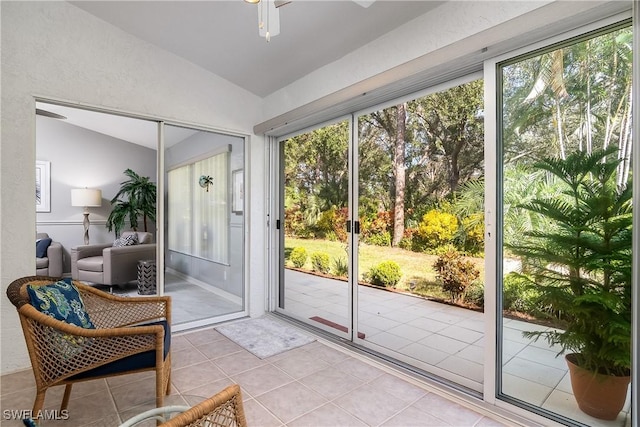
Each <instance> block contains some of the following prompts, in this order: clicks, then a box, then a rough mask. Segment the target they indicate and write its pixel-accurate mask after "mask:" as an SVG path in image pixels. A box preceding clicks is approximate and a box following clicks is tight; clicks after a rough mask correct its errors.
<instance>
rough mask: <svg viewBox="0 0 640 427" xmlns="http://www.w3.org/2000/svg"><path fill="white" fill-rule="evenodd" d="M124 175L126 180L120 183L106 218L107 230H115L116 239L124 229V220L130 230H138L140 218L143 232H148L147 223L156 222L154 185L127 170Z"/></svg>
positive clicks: (147, 179)
mask: <svg viewBox="0 0 640 427" xmlns="http://www.w3.org/2000/svg"><path fill="white" fill-rule="evenodd" d="M124 174H125V175H126V176H127V177H129V179H128V180H126V181H123V182H121V183H120V190H119V191H118V193H117V194H116V195H115V196H114V197H113V199H111V205H112V206H113V208H112V210H111V213H110V214H109V218H107V224H106V226H107V229H108V230H109V231H112V230H115V234H116V237H118V236H119V235H120V231H122V229H123V228H124V227H125V223H126V220H127V219H128V220H129V225H130V227H131V229H132V230H134V231H137V230H138V218H140V217H141V216H142V222H143V226H144V231H148V230H147V227H148V221H149V220H150V221H153V222H155V220H156V184H155V183H153V182H151V181H150V180H149V177H142V176H140V175H138V174H137V173H135V172H134V171H132V170H131V169H127V170H125V171H124Z"/></svg>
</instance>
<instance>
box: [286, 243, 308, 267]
mask: <svg viewBox="0 0 640 427" xmlns="http://www.w3.org/2000/svg"><path fill="white" fill-rule="evenodd" d="M307 258H308V255H307V250H306V249H305V248H303V247H302V246H298V247H296V248H293V250H292V251H291V255H289V261H291V263H292V264H293V266H294V267H296V268H302V267H303V266H304V264H305V263H306V262H307Z"/></svg>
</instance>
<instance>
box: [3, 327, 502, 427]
mask: <svg viewBox="0 0 640 427" xmlns="http://www.w3.org/2000/svg"><path fill="white" fill-rule="evenodd" d="M172 346H173V350H172V357H173V372H172V378H171V379H172V387H171V394H170V395H169V396H167V397H166V404H167V405H194V404H197V403H198V402H199V401H201V400H203V399H204V398H206V397H209V396H211V395H213V394H214V393H216V392H217V391H219V390H221V389H222V388H224V387H225V386H227V385H228V384H231V383H238V384H240V385H241V388H242V392H243V396H244V405H245V411H246V413H247V418H248V423H249V425H250V426H264V427H270V426H273V427H277V426H331V427H337V426H366V425H370V426H500V425H513V423H512V422H509V421H505V420H502V422H500V421H498V420H496V419H494V418H489V417H488V416H486V414H483V413H481V412H478V410H473V409H470V408H469V407H468V406H462V405H461V404H459V403H456V402H454V401H452V400H449V399H446V398H444V397H442V395H441V394H439V393H437V392H436V390H435V389H430V388H429V386H427V385H426V384H425V385H421V384H419V383H417V382H416V381H412V380H409V379H407V378H404V377H402V376H398V375H395V374H394V373H393V372H392V371H390V370H389V369H388V368H385V367H384V366H383V365H378V364H376V363H374V362H372V361H370V360H367V359H363V358H362V357H361V356H359V355H356V354H355V353H352V352H350V351H347V350H344V349H342V348H339V347H336V346H335V345H333V344H331V343H328V342H325V341H315V342H313V343H311V344H308V345H306V346H303V347H300V348H297V349H293V350H289V351H287V352H285V353H281V354H279V355H276V356H273V357H271V358H267V359H259V358H257V357H255V356H254V355H253V354H251V353H249V352H248V351H246V350H244V349H243V348H241V347H240V346H238V345H237V344H235V343H233V342H232V341H230V340H228V339H227V338H226V337H224V336H223V335H221V334H219V333H218V332H217V331H215V330H214V329H205V330H199V331H195V332H190V333H182V334H178V335H174V338H173V344H172ZM0 382H1V396H0V406H1V408H2V410H3V411H4V410H12V409H13V410H19V409H30V408H31V405H32V404H33V399H34V395H35V391H34V381H33V375H32V373H31V371H30V370H28V371H22V372H19V373H15V374H10V375H5V376H2V377H1V378H0ZM62 391H63V390H62V387H56V388H54V389H52V390H50V391H49V392H48V393H47V397H46V401H45V407H46V408H47V409H57V407H58V405H59V404H60V401H61V399H62ZM153 402H154V379H153V374H149V373H143V374H133V375H125V376H120V377H116V378H110V379H107V380H93V381H88V382H85V383H82V384H77V385H76V386H74V388H73V391H72V393H71V400H70V404H69V415H70V419H69V420H67V421H45V422H43V426H45V427H46V426H65V427H70V426H72V427H80V426H82V427H85V426H86V427H98V426H101V427H102V426H104V427H113V426H117V425H118V424H119V423H120V422H122V421H123V420H126V419H128V418H130V417H132V416H134V415H136V414H138V413H141V412H143V411H145V410H147V409H150V408H152V407H153V406H154V405H153ZM1 424H2V426H7V427H9V426H21V425H22V423H21V422H19V421H16V420H3V421H2V423H1ZM152 425H155V423H153V422H152V423H148V424H146V426H152Z"/></svg>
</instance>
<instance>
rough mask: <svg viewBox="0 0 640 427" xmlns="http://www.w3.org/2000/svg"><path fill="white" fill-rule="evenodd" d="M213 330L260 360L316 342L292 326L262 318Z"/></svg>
mask: <svg viewBox="0 0 640 427" xmlns="http://www.w3.org/2000/svg"><path fill="white" fill-rule="evenodd" d="M215 329H216V330H217V331H218V332H220V333H221V334H222V335H224V336H225V337H227V338H229V339H230V340H231V341H233V342H235V343H236V344H238V345H239V346H241V347H243V348H245V349H246V350H248V351H250V352H251V353H253V354H255V355H256V356H258V357H259V358H261V359H265V358H267V357H271V356H275V355H276V354H279V353H282V352H283V351H287V350H291V349H293V348H296V347H300V346H303V345H305V344H309V343H311V342H313V341H315V340H316V339H315V338H313V337H312V336H310V335H307V334H305V333H304V332H302V331H300V330H298V329H296V328H294V327H293V326H289V325H287V324H285V323H283V322H279V321H277V320H274V319H270V318H268V317H264V316H263V317H258V318H255V319H248V320H242V321H240V322H235V323H230V324H228V325H222V326H218V327H217V328H215Z"/></svg>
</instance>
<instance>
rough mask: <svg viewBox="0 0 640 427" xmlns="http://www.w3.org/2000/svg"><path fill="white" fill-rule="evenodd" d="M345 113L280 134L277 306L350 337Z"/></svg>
mask: <svg viewBox="0 0 640 427" xmlns="http://www.w3.org/2000/svg"><path fill="white" fill-rule="evenodd" d="M349 141H350V126H349V122H348V121H340V122H337V123H332V124H328V125H325V126H322V127H320V128H317V129H313V130H310V131H306V132H304V133H301V134H298V135H295V136H292V137H287V138H285V139H283V140H282V141H281V142H280V159H281V164H282V165H283V168H282V172H281V178H280V179H281V180H280V182H281V184H280V200H281V204H280V212H281V214H280V220H279V226H280V238H281V242H282V244H281V248H282V253H281V256H280V287H279V300H278V309H279V310H282V311H283V312H284V313H286V314H287V315H289V316H292V317H294V318H297V319H299V320H302V321H304V322H307V323H309V324H311V325H313V326H315V327H318V328H320V329H324V330H326V331H328V332H330V333H333V334H336V335H338V336H341V337H350V331H351V324H352V323H351V307H350V303H351V297H350V295H351V291H350V289H351V286H350V283H349V273H350V270H349V260H350V257H349V254H350V252H351V251H350V244H349V238H350V236H351V235H350V233H349V231H350V229H348V228H347V227H348V226H349V182H350V181H349V147H350V143H349Z"/></svg>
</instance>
